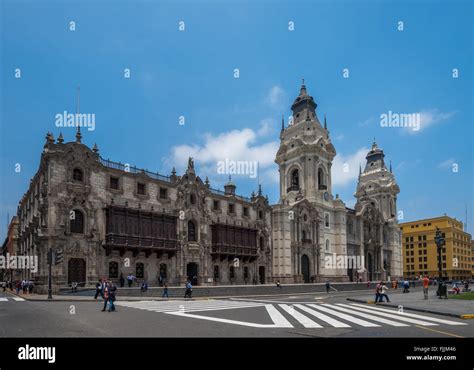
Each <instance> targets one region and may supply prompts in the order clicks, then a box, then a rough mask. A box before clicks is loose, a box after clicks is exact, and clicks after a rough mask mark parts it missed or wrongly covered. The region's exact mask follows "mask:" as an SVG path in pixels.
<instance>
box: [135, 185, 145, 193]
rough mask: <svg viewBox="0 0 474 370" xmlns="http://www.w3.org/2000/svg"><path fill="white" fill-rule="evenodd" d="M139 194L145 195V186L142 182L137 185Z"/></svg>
mask: <svg viewBox="0 0 474 370" xmlns="http://www.w3.org/2000/svg"><path fill="white" fill-rule="evenodd" d="M137 194H140V195H145V184H144V183H142V182H138V183H137Z"/></svg>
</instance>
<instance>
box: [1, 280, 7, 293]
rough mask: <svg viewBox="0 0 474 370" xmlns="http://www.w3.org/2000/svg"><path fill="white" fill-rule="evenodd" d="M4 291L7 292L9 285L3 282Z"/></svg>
mask: <svg viewBox="0 0 474 370" xmlns="http://www.w3.org/2000/svg"><path fill="white" fill-rule="evenodd" d="M2 289H3V291H6V290H7V283H6V282H4V281H3V282H2Z"/></svg>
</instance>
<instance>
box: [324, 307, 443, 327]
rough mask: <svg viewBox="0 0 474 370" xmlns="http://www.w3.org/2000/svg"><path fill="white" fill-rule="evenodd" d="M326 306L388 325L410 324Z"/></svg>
mask: <svg viewBox="0 0 474 370" xmlns="http://www.w3.org/2000/svg"><path fill="white" fill-rule="evenodd" d="M327 306H328V307H331V308H333V309H335V310H338V311H342V312H347V313H350V314H351V315H356V316H360V317H363V318H364V319H369V320H372V321H376V322H381V323H382V324H387V325H390V326H397V327H401V326H410V325H407V324H404V323H401V322H397V321H392V320H388V319H384V318H382V317H377V316H374V315H369V314H367V313H363V312H357V311H354V310H348V309H347V308H343V307H338V306H333V305H327ZM433 325H434V324H433Z"/></svg>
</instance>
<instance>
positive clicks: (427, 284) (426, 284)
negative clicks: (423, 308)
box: [423, 275, 430, 299]
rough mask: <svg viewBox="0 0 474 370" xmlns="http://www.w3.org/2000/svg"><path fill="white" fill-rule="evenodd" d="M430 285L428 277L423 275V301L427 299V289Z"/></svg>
mask: <svg viewBox="0 0 474 370" xmlns="http://www.w3.org/2000/svg"><path fill="white" fill-rule="evenodd" d="M429 285H430V279H428V276H426V275H425V277H424V278H423V295H424V297H425V299H428V287H429Z"/></svg>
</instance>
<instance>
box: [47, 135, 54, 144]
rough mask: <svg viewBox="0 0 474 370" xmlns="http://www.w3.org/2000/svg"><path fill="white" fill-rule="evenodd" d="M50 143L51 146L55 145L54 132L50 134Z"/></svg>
mask: <svg viewBox="0 0 474 370" xmlns="http://www.w3.org/2000/svg"><path fill="white" fill-rule="evenodd" d="M48 142H50V143H51V144H54V136H53V133H52V132H51V133H50V134H49V137H48Z"/></svg>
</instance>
